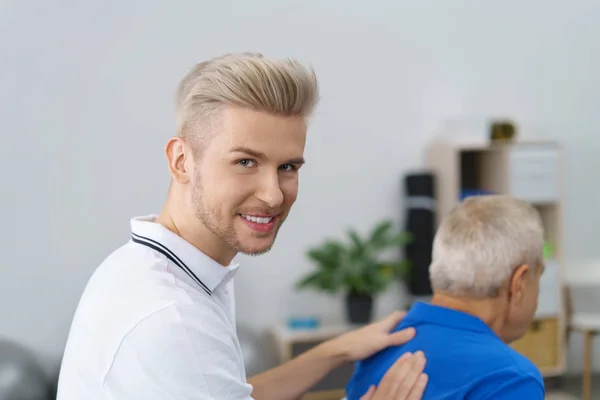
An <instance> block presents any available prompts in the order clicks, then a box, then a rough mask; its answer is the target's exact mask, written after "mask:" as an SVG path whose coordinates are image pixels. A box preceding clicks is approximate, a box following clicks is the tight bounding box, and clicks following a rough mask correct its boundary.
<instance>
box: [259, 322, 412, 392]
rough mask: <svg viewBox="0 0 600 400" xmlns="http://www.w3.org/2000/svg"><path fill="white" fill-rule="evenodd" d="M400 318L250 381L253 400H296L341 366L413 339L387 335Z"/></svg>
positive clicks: (329, 343) (407, 333) (344, 337)
mask: <svg viewBox="0 0 600 400" xmlns="http://www.w3.org/2000/svg"><path fill="white" fill-rule="evenodd" d="M402 316H403V314H402V313H394V314H392V315H390V316H389V317H388V318H386V319H384V320H382V321H380V322H377V323H374V324H371V325H368V326H366V327H364V328H361V329H358V330H356V331H353V332H349V333H346V334H344V335H341V336H339V337H337V338H335V339H332V340H330V341H327V342H324V343H322V344H321V345H319V346H317V347H315V348H313V349H311V350H309V351H307V352H305V353H303V354H302V355H300V356H298V357H296V358H295V359H293V360H291V361H288V362H287V363H285V364H283V365H281V366H279V367H276V368H274V369H272V370H269V371H267V372H264V373H262V374H259V375H257V376H255V377H253V378H251V379H250V380H249V383H250V384H251V385H252V386H253V388H254V389H253V392H252V396H253V398H254V399H256V400H294V399H297V398H299V397H300V396H301V395H303V394H304V393H305V392H306V391H307V390H309V389H310V388H311V387H312V386H314V385H315V384H316V383H317V382H319V381H320V380H321V379H323V377H325V375H327V374H328V373H329V372H331V371H332V370H333V369H335V368H337V367H339V366H341V365H342V364H344V363H348V362H353V361H357V360H362V359H364V358H367V357H369V356H370V355H372V354H374V353H376V352H378V351H380V350H382V349H384V348H386V347H388V346H392V345H399V344H403V343H405V342H407V341H408V340H410V339H412V337H413V336H414V329H405V330H402V331H398V332H395V333H390V332H391V331H392V329H394V328H395V327H396V326H397V325H398V323H399V322H400V320H401V318H402ZM421 371H422V370H421ZM381 399H382V400H383V399H385V397H382V398H381ZM391 399H392V398H391ZM393 399H394V400H402V399H403V398H402V397H400V398H398V399H396V398H395V397H393Z"/></svg>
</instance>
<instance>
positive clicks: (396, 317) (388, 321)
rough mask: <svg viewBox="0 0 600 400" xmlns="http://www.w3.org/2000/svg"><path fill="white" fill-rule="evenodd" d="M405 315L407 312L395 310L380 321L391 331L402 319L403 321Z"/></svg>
mask: <svg viewBox="0 0 600 400" xmlns="http://www.w3.org/2000/svg"><path fill="white" fill-rule="evenodd" d="M405 315H406V313H405V312H403V311H395V312H393V313H391V314H390V315H388V316H387V317H386V318H385V319H383V320H382V321H381V322H380V323H381V325H382V327H383V328H384V329H385V330H387V331H391V330H392V329H394V328H395V327H396V325H398V324H399V323H400V321H402V318H404V316H405Z"/></svg>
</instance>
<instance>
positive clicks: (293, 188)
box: [280, 177, 298, 204]
mask: <svg viewBox="0 0 600 400" xmlns="http://www.w3.org/2000/svg"><path fill="white" fill-rule="evenodd" d="M280 188H281V192H282V193H283V201H284V202H285V203H286V204H293V203H294V202H295V201H296V199H297V198H298V177H294V178H288V179H284V180H282V181H280Z"/></svg>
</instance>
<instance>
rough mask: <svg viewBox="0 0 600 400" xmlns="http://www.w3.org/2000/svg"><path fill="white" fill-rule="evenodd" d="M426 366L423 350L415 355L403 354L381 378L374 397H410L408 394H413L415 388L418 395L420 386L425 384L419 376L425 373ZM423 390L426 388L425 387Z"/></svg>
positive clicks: (403, 398)
mask: <svg viewBox="0 0 600 400" xmlns="http://www.w3.org/2000/svg"><path fill="white" fill-rule="evenodd" d="M424 368H425V356H424V354H423V352H421V351H418V352H416V353H415V354H414V355H411V354H410V353H406V354H404V355H402V357H400V358H399V359H398V360H396V362H395V363H394V364H393V365H392V366H391V367H390V369H389V370H388V371H387V372H386V374H385V375H384V376H383V379H381V382H380V383H379V387H378V388H377V391H376V394H375V396H376V397H374V399H378V400H379V399H381V400H384V399H394V400H405V399H409V397H408V396H409V395H411V396H412V394H413V393H412V391H413V389H415V390H414V393H415V395H418V393H419V390H420V389H419V388H420V387H421V386H422V385H423V382H422V381H420V380H419V378H420V376H421V375H422V374H423V369H424ZM425 384H426V382H425ZM422 390H424V387H423V389H422ZM417 399H419V397H417Z"/></svg>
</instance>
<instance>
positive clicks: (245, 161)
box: [238, 158, 254, 167]
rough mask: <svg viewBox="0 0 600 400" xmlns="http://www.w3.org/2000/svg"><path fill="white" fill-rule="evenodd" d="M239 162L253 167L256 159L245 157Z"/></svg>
mask: <svg viewBox="0 0 600 400" xmlns="http://www.w3.org/2000/svg"><path fill="white" fill-rule="evenodd" d="M238 164H240V165H241V166H242V167H252V166H254V161H252V160H248V159H247V158H245V159H243V160H240V161H238Z"/></svg>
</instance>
